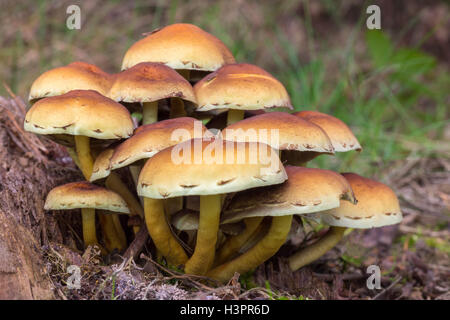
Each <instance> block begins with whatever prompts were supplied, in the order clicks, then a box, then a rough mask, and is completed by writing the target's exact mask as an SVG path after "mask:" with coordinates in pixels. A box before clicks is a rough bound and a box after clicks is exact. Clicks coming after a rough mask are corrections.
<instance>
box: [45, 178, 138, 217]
mask: <svg viewBox="0 0 450 320" xmlns="http://www.w3.org/2000/svg"><path fill="white" fill-rule="evenodd" d="M80 208H81V209H82V208H91V209H102V210H107V211H113V212H119V213H127V214H129V213H130V210H129V209H128V207H127V204H126V203H125V201H124V200H123V199H122V197H121V196H119V195H118V194H117V193H115V192H114V191H111V190H108V189H106V188H103V187H100V186H97V185H95V184H92V183H89V182H87V181H81V182H72V183H67V184H64V185H62V186H58V187H56V188H53V189H52V190H51V191H50V192H49V193H48V195H47V199H46V200H45V205H44V209H45V210H70V209H80Z"/></svg>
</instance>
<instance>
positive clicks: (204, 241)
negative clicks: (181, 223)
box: [184, 194, 222, 275]
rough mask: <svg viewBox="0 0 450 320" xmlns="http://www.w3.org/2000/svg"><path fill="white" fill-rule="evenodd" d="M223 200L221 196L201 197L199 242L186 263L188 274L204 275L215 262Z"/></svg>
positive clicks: (185, 269)
mask: <svg viewBox="0 0 450 320" xmlns="http://www.w3.org/2000/svg"><path fill="white" fill-rule="evenodd" d="M221 199H222V197H221V195H220V194H214V195H207V196H200V218H199V225H198V231H197V242H196V244H195V250H194V254H193V255H192V257H191V258H190V259H189V260H188V262H186V266H185V268H184V271H185V272H186V273H189V274H196V275H204V274H206V272H207V271H208V270H209V268H211V266H212V264H213V262H214V253H215V250H216V242H217V233H218V231H219V222H220V210H221V203H222V200H221Z"/></svg>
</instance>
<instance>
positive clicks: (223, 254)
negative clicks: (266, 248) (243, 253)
mask: <svg viewBox="0 0 450 320" xmlns="http://www.w3.org/2000/svg"><path fill="white" fill-rule="evenodd" d="M262 220H263V217H252V218H247V219H244V223H245V230H244V231H243V232H242V233H240V234H238V235H237V236H233V237H229V238H228V239H227V240H226V241H225V243H224V244H223V245H222V247H221V248H220V249H219V251H218V252H217V254H216V260H215V261H214V265H216V266H218V265H221V264H222V263H225V262H227V261H228V260H230V259H232V258H234V256H235V255H236V254H237V253H238V252H239V249H240V248H241V247H242V246H243V245H244V244H245V243H246V242H247V241H248V239H249V238H250V237H251V235H252V234H253V233H254V232H255V230H257V228H258V226H259V225H260V224H261V221H262Z"/></svg>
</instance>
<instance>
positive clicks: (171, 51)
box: [122, 23, 235, 71]
mask: <svg viewBox="0 0 450 320" xmlns="http://www.w3.org/2000/svg"><path fill="white" fill-rule="evenodd" d="M141 62H158V63H162V64H165V65H167V66H169V67H171V68H173V69H179V70H182V69H189V70H202V71H214V70H217V69H218V68H220V67H221V66H223V65H224V64H228V63H234V62H235V60H234V57H233V55H232V54H231V52H230V50H229V49H228V48H227V47H226V46H225V44H224V43H223V42H222V41H220V40H219V39H218V38H216V37H215V36H213V35H211V34H209V33H208V32H206V31H204V30H202V29H200V28H199V27H197V26H194V25H192V24H186V23H177V24H172V25H169V26H166V27H164V28H161V29H157V30H154V31H153V32H151V33H150V34H149V35H147V36H146V37H145V38H144V39H141V40H139V41H137V42H136V43H134V44H133V45H132V46H131V47H130V49H128V51H127V52H126V54H125V56H124V58H123V61H122V70H124V69H128V68H131V67H132V66H134V65H136V64H138V63H141Z"/></svg>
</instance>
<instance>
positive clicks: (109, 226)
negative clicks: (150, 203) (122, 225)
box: [98, 213, 126, 252]
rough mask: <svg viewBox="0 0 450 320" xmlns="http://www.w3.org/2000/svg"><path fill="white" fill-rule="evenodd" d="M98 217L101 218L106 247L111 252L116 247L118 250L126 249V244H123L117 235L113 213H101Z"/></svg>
mask: <svg viewBox="0 0 450 320" xmlns="http://www.w3.org/2000/svg"><path fill="white" fill-rule="evenodd" d="M98 217H99V219H100V227H101V229H102V233H103V241H104V243H105V247H106V249H107V250H108V251H109V252H112V251H113V250H114V249H117V250H118V251H122V250H123V249H125V246H126V244H125V246H123V245H122V243H121V241H120V239H119V237H117V234H116V229H115V226H114V222H113V218H112V215H111V214H109V213H99V215H98Z"/></svg>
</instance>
